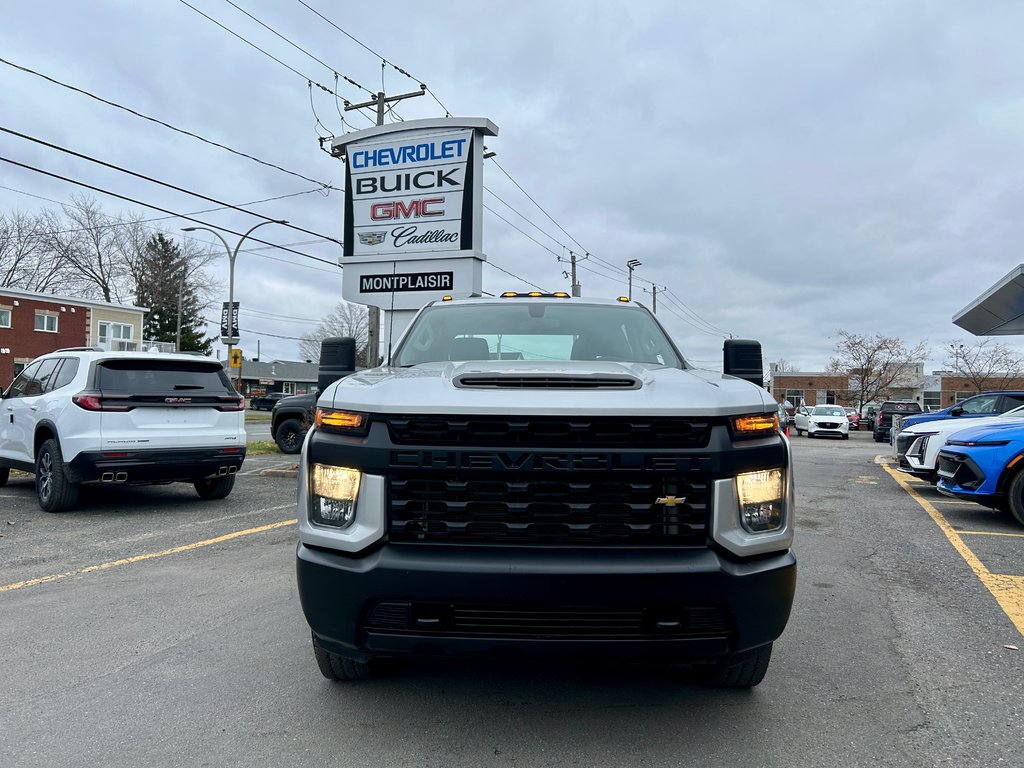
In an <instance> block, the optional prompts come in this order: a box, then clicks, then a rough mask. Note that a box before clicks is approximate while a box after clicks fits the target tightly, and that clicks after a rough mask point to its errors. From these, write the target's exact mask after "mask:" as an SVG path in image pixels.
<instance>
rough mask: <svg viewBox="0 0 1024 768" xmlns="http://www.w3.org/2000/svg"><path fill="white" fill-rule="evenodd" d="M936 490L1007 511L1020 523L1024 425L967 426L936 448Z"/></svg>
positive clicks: (1022, 514) (1023, 521)
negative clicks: (937, 455) (939, 448)
mask: <svg viewBox="0 0 1024 768" xmlns="http://www.w3.org/2000/svg"><path fill="white" fill-rule="evenodd" d="M937 469H938V475H939V484H938V486H937V487H938V490H939V492H940V493H944V494H946V495H947V496H955V497H957V498H959V499H967V500H969V501H976V502H978V503H979V504H984V505H985V506H986V507H995V508H996V509H1001V510H1003V511H1005V512H1009V513H1010V514H1012V515H1013V516H1014V518H1016V520H1017V522H1018V523H1020V524H1021V525H1024V425H1021V424H1020V423H1010V424H999V425H994V424H988V425H985V426H979V427H967V428H965V429H963V430H961V431H959V432H955V433H953V436H952V437H951V438H950V439H949V440H947V441H946V445H945V446H944V447H943V449H942V450H941V451H939V461H938V465H937Z"/></svg>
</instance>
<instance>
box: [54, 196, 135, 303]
mask: <svg viewBox="0 0 1024 768" xmlns="http://www.w3.org/2000/svg"><path fill="white" fill-rule="evenodd" d="M62 209H63V215H62V214H60V213H57V212H55V211H45V212H44V213H43V219H44V221H45V222H46V229H47V232H46V235H45V243H46V247H47V249H48V250H49V251H50V252H51V254H52V256H53V257H55V258H56V259H57V260H58V266H59V268H60V269H61V270H62V271H63V272H64V277H65V279H66V281H67V282H68V283H69V284H71V285H72V286H73V287H74V288H76V289H77V290H80V291H81V292H82V293H83V294H85V295H93V296H98V297H99V298H102V299H103V301H108V302H119V303H121V302H125V301H128V300H129V299H130V298H131V295H132V293H133V291H134V287H135V286H134V282H133V280H132V273H131V264H132V263H133V262H134V261H135V259H136V258H137V249H138V247H139V244H138V237H139V230H138V227H137V226H136V225H138V224H139V223H140V219H141V218H142V215H141V214H139V213H132V214H126V215H122V216H109V215H107V214H106V213H104V212H103V209H102V208H101V207H100V204H99V203H98V202H97V201H96V200H94V199H92V198H88V197H84V196H81V195H79V196H72V203H71V204H70V205H65V206H63V207H62Z"/></svg>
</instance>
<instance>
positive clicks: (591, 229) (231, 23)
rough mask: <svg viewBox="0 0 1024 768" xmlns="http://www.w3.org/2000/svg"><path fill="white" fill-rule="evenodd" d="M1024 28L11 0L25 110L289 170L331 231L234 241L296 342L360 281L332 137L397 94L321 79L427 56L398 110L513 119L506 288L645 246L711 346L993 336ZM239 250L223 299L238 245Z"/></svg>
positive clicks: (704, 12)
mask: <svg viewBox="0 0 1024 768" xmlns="http://www.w3.org/2000/svg"><path fill="white" fill-rule="evenodd" d="M190 6H191V7H190ZM314 11H318V12H319V13H320V14H322V16H323V17H326V19H328V20H329V21H330V22H333V25H332V24H331V23H328V21H325V20H324V19H323V18H321V17H320V16H318V15H317V13H315V12H314ZM201 14H205V17H204V15H201ZM247 14H248V15H247ZM206 17H209V18H206ZM260 22H262V24H261V23H260ZM218 24H220V25H223V26H218ZM339 28H340V29H339ZM1022 28H1024V4H1021V3H1019V2H1015V1H1014V0H1006V1H1005V2H999V1H997V0H992V1H991V2H986V3H981V4H973V3H972V4H965V3H962V2H954V1H953V0H949V1H948V2H913V1H911V0H907V1H905V2H888V1H882V0H879V1H876V2H824V1H820V0H819V1H818V2H812V1H811V0H807V1H806V2H796V1H795V0H791V1H787V0H779V2H771V3H767V2H755V1H753V0H751V1H749V2H715V3H711V2H680V1H679V0H665V2H660V1H655V0H632V1H631V2H601V1H600V0H561V1H559V0H550V2H530V1H529V0H517V1H516V2H501V3H470V2H439V3H412V2H406V1H405V0H392V1H391V2H387V3H355V2H348V3H339V2H328V0H188V1H187V2H186V1H185V0H149V1H147V2H145V3H142V2H135V1H132V2H129V1H127V0H123V1H120V2H118V1H116V0H90V2H73V1H72V0H58V2H56V3H39V2H29V1H28V0H20V1H19V0H10V1H9V2H6V3H4V18H3V24H2V25H0V58H2V59H3V60H4V62H6V63H0V93H2V94H3V98H2V104H3V109H2V110H0V126H2V127H5V128H8V129H10V130H15V131H18V132H21V133H24V134H28V135H31V136H34V137H37V138H40V139H43V140H45V141H48V142H51V143H54V144H57V145H60V146H63V147H67V148H70V149H74V150H76V151H78V152H81V153H84V154H87V155H90V156H93V157H96V158H99V159H102V160H104V161H107V162H110V163H114V164H117V165H121V166H125V167H128V168H131V169H133V170H135V171H137V172H140V173H143V174H146V175H149V176H153V177H155V178H158V179H161V180H163V181H166V182H169V183H172V184H175V185H177V186H180V187H184V188H187V189H189V190H192V191H194V192H197V193H199V194H202V195H205V196H207V197H211V198H215V199H217V200H222V201H226V202H230V203H233V204H236V205H242V204H248V203H251V202H252V201H258V200H264V199H267V198H278V197H281V196H284V195H293V196H292V197H285V198H282V199H278V200H274V201H270V202H265V203H258V204H252V205H247V206H246V207H248V208H250V209H251V210H254V211H258V212H259V213H261V214H263V215H266V216H270V217H272V218H282V219H287V220H288V221H290V222H291V223H292V224H294V225H296V226H297V227H300V228H302V229H304V230H308V232H301V231H298V230H296V229H289V228H286V227H279V226H276V225H270V226H266V227H263V228H261V229H260V230H259V232H258V233H256V234H257V235H258V236H259V237H260V239H265V240H267V241H268V242H272V243H276V244H280V245H286V246H289V247H291V248H293V249H294V250H295V251H299V252H300V253H301V254H304V255H299V254H296V253H290V252H287V251H282V250H275V249H271V248H264V247H261V246H259V244H257V243H252V242H249V243H247V246H249V247H251V248H253V250H250V249H249V247H245V248H244V250H243V252H242V254H241V255H240V256H239V257H238V263H237V266H236V287H235V290H236V299H237V300H239V301H240V302H241V307H242V315H241V321H240V325H241V327H242V329H243V342H242V346H243V348H244V349H245V352H246V354H248V355H254V354H255V353H256V346H257V340H258V341H259V344H260V348H261V354H262V357H263V359H271V358H276V359H296V358H297V357H298V351H297V342H296V341H295V340H294V338H295V337H299V336H301V335H302V334H303V333H306V332H309V331H310V330H312V329H313V328H314V327H315V326H316V324H317V322H318V321H319V320H320V319H321V318H322V317H323V316H324V315H325V314H326V313H328V312H329V311H331V310H332V309H333V308H334V306H335V305H336V304H337V302H338V301H339V300H340V298H341V279H342V278H341V270H340V269H338V268H337V267H336V266H332V264H333V263H334V262H336V260H337V257H338V255H339V249H338V246H337V245H336V244H333V243H331V242H330V241H328V240H326V238H336V239H339V240H340V239H341V232H342V201H343V198H342V194H341V193H339V192H337V191H331V192H330V193H329V194H324V190H325V187H324V186H323V185H334V186H337V187H340V186H342V182H343V179H344V168H343V166H342V164H341V162H340V161H338V160H335V159H332V158H331V157H330V156H329V155H328V154H326V153H325V152H323V151H321V149H320V146H319V143H318V137H320V136H328V135H332V134H333V135H341V134H342V133H344V132H347V131H350V130H354V129H359V128H365V127H368V126H370V125H371V124H372V120H373V118H372V117H371V116H369V115H366V116H363V115H360V114H357V113H354V112H349V113H343V112H342V111H341V110H339V108H338V107H339V104H338V102H337V99H336V97H335V96H334V95H332V94H331V93H328V92H327V90H324V89H329V90H331V91H335V92H336V93H337V94H338V97H340V99H348V100H350V101H352V102H358V101H363V100H365V99H366V98H367V97H368V92H370V91H377V90H379V89H380V88H381V87H382V85H383V88H384V90H385V91H386V92H388V93H389V94H390V93H404V92H409V91H414V90H417V89H418V88H419V83H421V82H422V83H425V84H426V85H427V86H428V88H429V94H430V95H427V96H424V97H422V98H417V99H410V100H407V101H404V102H402V103H401V104H400V105H399V106H398V107H397V108H396V112H397V116H389V118H388V120H389V121H390V120H393V119H399V118H400V119H406V120H408V119H415V118H425V117H441V116H443V115H444V114H445V111H446V110H447V111H448V112H450V113H451V114H453V115H456V116H479V117H487V118H489V119H490V120H492V121H493V122H494V123H495V124H497V125H498V127H499V129H500V134H499V135H498V136H497V137H496V138H493V139H489V140H488V148H489V149H491V150H494V151H496V152H497V156H496V157H495V158H494V160H495V161H496V162H497V165H495V163H494V162H493V161H486V162H485V166H484V184H485V185H486V187H487V190H488V191H487V192H485V195H484V203H485V206H486V207H487V210H486V211H485V217H484V251H485V252H486V253H487V255H488V258H489V260H490V261H489V264H488V266H485V267H484V290H485V291H488V292H491V293H497V292H499V291H502V290H509V289H512V290H515V289H529V288H530V285H529V284H534V285H538V286H541V287H543V288H545V289H547V290H567V289H568V285H569V282H568V280H567V279H566V278H565V277H564V275H563V272H564V271H565V270H566V269H567V268H568V265H567V263H566V262H565V260H566V259H567V258H568V254H569V251H570V250H571V251H574V252H576V253H589V254H591V257H590V258H589V259H588V260H585V261H582V262H580V271H579V280H580V282H581V283H582V286H583V294H584V295H585V296H605V297H612V296H616V295H622V294H624V293H626V289H627V286H626V283H627V281H626V269H625V263H626V261H628V260H630V259H638V260H639V261H641V262H642V266H641V267H639V268H638V269H637V270H636V272H634V285H633V295H634V298H640V299H641V300H643V301H645V302H649V301H650V298H651V288H652V284H653V285H656V286H657V287H658V289H659V293H658V301H657V309H658V316H659V318H660V319H661V320H662V322H664V323H665V324H666V325H667V327H668V328H669V330H670V331H671V332H672V334H673V335H674V336H675V337H676V339H677V341H678V342H679V344H680V346H681V347H682V348H683V350H684V351H685V352H686V353H687V355H688V357H690V358H691V359H693V360H695V361H697V362H698V363H699V364H702V365H705V366H706V367H719V368H720V366H721V346H722V340H723V338H726V337H727V336H728V335H730V334H731V335H733V336H735V337H739V338H757V339H759V340H760V341H761V342H762V344H763V346H764V354H765V358H766V360H767V361H775V360H779V359H784V360H786V361H787V362H788V363H789V364H790V365H792V366H793V367H795V368H796V369H798V370H820V369H822V368H823V367H824V366H825V365H826V364H827V362H828V359H829V357H830V356H831V355H832V354H833V353H834V347H835V344H836V340H837V333H836V332H837V331H838V330H840V329H842V330H847V331H852V332H858V333H865V334H873V333H876V332H879V333H883V334H886V335H895V336H899V337H901V338H903V339H904V340H905V341H906V342H907V343H908V345H911V346H912V345H914V344H916V343H917V342H919V341H922V340H924V341H927V342H928V343H929V344H930V346H931V348H932V350H933V353H932V358H931V359H930V360H929V361H928V364H927V367H928V368H929V370H930V369H932V368H936V367H939V366H940V365H941V363H942V362H943V360H944V355H943V349H945V348H946V346H947V344H948V343H949V342H950V341H952V340H958V341H964V342H967V341H968V339H967V338H966V335H965V334H964V332H962V331H960V330H959V329H958V328H956V327H955V326H954V325H953V324H952V322H951V317H952V316H953V315H954V314H955V313H956V312H957V311H959V310H960V309H962V308H963V307H964V306H965V305H967V304H968V303H970V302H971V301H972V300H974V299H975V298H976V297H977V296H978V295H979V294H980V293H981V292H982V291H984V290H985V289H987V288H988V287H989V286H991V285H992V284H993V283H995V282H996V281H997V280H999V279H1000V278H1001V277H1002V276H1003V275H1005V274H1006V273H1007V272H1009V271H1010V270H1011V269H1012V268H1013V267H1015V266H1016V265H1017V264H1019V263H1021V262H1022V261H1024V258H1022V255H1021V253H1020V250H1019V244H1020V243H1022V242H1024V216H1022V215H1021V214H1020V211H1021V210H1022V209H1024V186H1022V174H1024V142H1022V141H1021V135H1022V134H1021V129H1022V127H1024V46H1021V45H1020V42H1019V34H1020V30H1021V29H1022ZM254 46H258V47H259V48H260V49H262V51H261V50H257V48H256V47H254ZM300 49H301V50H300ZM381 57H383V58H384V59H386V62H387V64H386V65H384V66H383V68H382V60H381ZM12 65H16V66H12ZM16 67H23V68H28V69H31V70H33V71H35V72H36V73H39V74H41V75H46V76H47V77H49V78H53V79H55V80H58V81H61V82H63V83H65V84H67V85H71V86H74V87H76V88H79V89H82V90H84V91H88V92H90V93H92V94H94V95H96V96H99V97H102V98H104V99H107V100H109V101H113V102H116V103H118V104H120V105H123V106H125V107H129V108H131V109H133V110H136V111H138V112H140V113H143V114H145V115H147V116H149V117H152V118H156V119H158V120H162V121H165V122H167V123H170V124H172V125H174V126H175V127H177V128H179V129H182V130H185V131H189V132H191V133H194V134H197V135H198V136H201V137H203V138H204V139H207V140H209V141H212V142H218V143H220V144H223V145H226V146H228V147H230V148H231V149H233V150H236V151H237V152H240V153H245V154H248V155H251V156H252V157H254V158H257V159H258V160H260V161H263V163H268V164H273V165H276V166H280V168H281V169H283V170H278V169H277V168H272V167H270V166H269V165H264V164H262V163H260V162H256V161H255V160H250V159H246V158H243V157H241V156H239V155H237V154H233V153H231V152H228V151H226V150H224V149H219V148H216V147H213V146H211V145H210V144H207V143H204V142H202V141H200V140H198V139H196V138H192V137H190V136H187V135H184V134H182V133H179V132H175V131H172V130H169V129H167V128H165V127H162V126H160V125H157V124H155V123H153V122H149V121H146V120H143V119H140V118H139V117H136V116H133V115H131V114H128V113H127V112H125V111H123V110H120V109H117V108H114V107H111V106H108V105H105V104H102V103H100V102H98V101H96V100H94V99H91V98H89V97H87V96H85V95H82V94H80V93H76V92H73V91H71V90H68V89H67V88H64V87H61V86H59V85H56V84H54V83H52V82H49V81H47V80H44V79H42V78H41V77H39V76H38V75H33V74H29V73H27V72H25V71H23V70H22V69H18V68H16ZM399 68H400V69H401V70H404V71H405V72H407V73H409V75H411V77H410V76H406V75H405V74H403V73H402V72H400V71H399ZM335 73H337V75H338V78H337V79H336V78H335ZM309 81H313V83H314V85H313V86H312V88H311V87H310V86H309ZM353 82H354V83H356V84H358V87H357V85H353V84H352V83H353ZM318 86H322V87H318ZM342 114H345V118H344V122H343V121H342ZM0 157H4V158H7V159H13V160H16V161H18V162H20V163H24V164H27V165H31V166H34V167H37V168H41V169H45V170H47V171H50V172H52V173H58V174H61V175H64V176H67V177H70V178H74V179H77V180H79V181H82V182H85V183H88V184H92V185H94V186H96V187H100V188H103V189H106V190H110V191H113V192H117V193H118V194H121V195H124V196H127V197H132V198H135V199H136V200H139V201H142V202H145V203H149V204H151V205H155V206H158V207H161V208H165V209H167V210H170V211H173V212H176V213H191V212H195V211H200V210H203V209H207V208H210V207H212V206H211V204H210V203H208V202H207V201H205V200H202V199H199V198H196V197H190V196H189V195H186V194H182V193H178V192H172V191H170V190H167V189H165V188H162V187H159V186H156V185H153V184H150V183H146V182H142V181H139V180H136V179H133V178H131V177H128V176H125V175H124V174H120V173H117V172H114V171H110V170H106V169H102V168H100V167H98V166H96V165H94V164H90V163H88V162H85V161H82V160H78V159H75V158H72V157H69V156H66V155H62V154H60V153H58V152H56V151H54V150H52V149H47V148H44V147H41V146H39V145H36V144H32V143H29V142H26V141H24V140H22V139H18V138H15V137H12V136H10V135H2V136H0ZM302 177H305V178H302ZM0 186H2V188H0V209H2V210H4V211H13V210H21V211H29V212H30V211H35V210H38V209H39V208H41V207H55V206H54V204H53V203H51V202H47V201H46V200H40V199H39V198H40V197H42V198H46V199H48V200H52V201H58V202H61V201H67V200H69V199H70V197H71V195H72V194H73V193H75V192H76V191H81V190H77V189H76V187H74V186H73V185H71V184H69V183H67V182H63V181H58V180H55V179H52V178H48V177H45V176H42V175H40V174H38V173H35V172H33V171H29V170H24V169H22V168H18V167H15V166H11V165H9V164H7V163H0ZM318 188H319V190H320V191H316V190H317V189H318ZM90 194H93V195H94V196H95V197H96V198H97V199H98V200H100V202H101V203H102V205H103V207H104V208H105V210H107V211H108V212H111V213H116V212H120V211H125V210H139V211H141V212H143V213H145V214H146V216H147V217H155V216H160V215H161V214H160V213H159V212H156V211H153V210H152V209H146V208H143V207H142V206H139V205H134V204H130V203H127V202H124V201H122V200H118V199H115V198H111V197H105V196H104V195H101V194H98V193H90ZM33 195H34V196H37V197H33ZM196 218H199V219H202V220H203V221H205V222H207V223H209V224H210V225H211V226H214V227H225V228H228V229H232V230H235V231H237V232H241V231H244V230H245V229H248V227H250V226H252V224H254V223H256V222H257V221H258V219H255V218H253V217H251V216H248V215H246V214H243V213H239V212H236V211H226V212H214V213H204V214H201V215H198V216H196ZM188 224H189V222H187V221H184V220H181V219H168V220H166V221H163V222H156V223H155V224H154V226H157V225H159V226H162V227H164V229H165V230H167V231H171V232H174V233H176V235H180V236H184V234H183V233H180V232H179V229H180V227H182V226H188ZM310 233H313V234H310ZM195 234H196V235H197V236H199V237H200V238H202V239H204V240H205V241H207V242H210V243H213V242H215V241H214V240H213V238H212V236H207V235H204V233H201V232H199V233H195ZM527 235H529V236H527ZM227 237H228V240H229V242H234V241H235V240H237V238H235V237H234V236H232V235H228V236H227ZM218 247H220V246H218ZM309 257H312V258H309ZM503 270H504V271H503ZM215 271H216V277H217V279H218V280H219V281H220V283H221V284H222V285H223V291H224V294H225V295H224V299H225V300H226V298H227V296H226V293H227V272H228V266H227V258H226V256H225V258H223V259H222V260H221V261H220V262H218V263H217V265H216V270H215ZM508 273H512V274H511V275H510V274H508ZM513 275H514V276H515V277H513ZM214 314H215V313H214V312H211V316H214ZM212 332H215V331H212ZM1010 341H1012V342H1015V346H1018V345H1016V340H1015V339H1010ZM1019 346H1022V347H1024V345H1019Z"/></svg>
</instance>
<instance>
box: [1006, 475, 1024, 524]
mask: <svg viewBox="0 0 1024 768" xmlns="http://www.w3.org/2000/svg"><path fill="white" fill-rule="evenodd" d="M1005 508H1006V511H1008V512H1009V513H1010V514H1011V515H1013V519H1014V520H1016V521H1017V522H1018V523H1020V524H1021V525H1024V472H1018V473H1017V474H1016V475H1015V476H1014V478H1013V480H1011V481H1010V486H1009V487H1008V488H1007V489H1006V504H1005Z"/></svg>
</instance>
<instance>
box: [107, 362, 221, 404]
mask: <svg viewBox="0 0 1024 768" xmlns="http://www.w3.org/2000/svg"><path fill="white" fill-rule="evenodd" d="M97 368H98V370H97V372H96V386H97V388H99V389H100V390H101V391H103V392H128V393H131V394H135V395H146V394H158V393H163V392H186V391H187V392H192V393H202V392H206V393H214V394H218V395H220V394H224V393H225V392H231V391H232V390H231V383H230V382H229V381H228V377H227V374H226V373H225V372H224V369H223V368H221V367H220V366H219V365H217V364H210V363H204V362H201V361H199V360H197V361H196V362H194V363H193V362H190V361H182V360H105V361H103V362H102V363H100V364H99V366H97Z"/></svg>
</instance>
